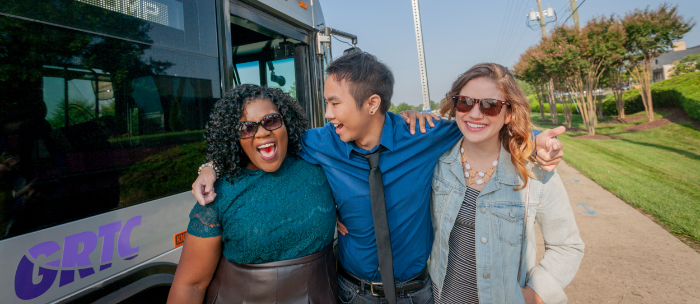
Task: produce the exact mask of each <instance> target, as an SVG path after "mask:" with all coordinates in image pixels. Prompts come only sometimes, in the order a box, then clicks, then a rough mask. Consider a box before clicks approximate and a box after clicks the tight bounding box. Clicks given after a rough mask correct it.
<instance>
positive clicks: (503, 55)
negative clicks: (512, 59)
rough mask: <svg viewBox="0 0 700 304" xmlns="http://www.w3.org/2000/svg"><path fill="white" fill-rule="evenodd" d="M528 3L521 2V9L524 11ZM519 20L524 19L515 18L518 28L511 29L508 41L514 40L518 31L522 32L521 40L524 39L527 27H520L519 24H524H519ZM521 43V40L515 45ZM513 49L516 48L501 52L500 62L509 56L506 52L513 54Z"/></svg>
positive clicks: (515, 25)
mask: <svg viewBox="0 0 700 304" xmlns="http://www.w3.org/2000/svg"><path fill="white" fill-rule="evenodd" d="M526 5H527V3H526V2H524V1H523V2H521V6H520V7H519V11H523V10H524V9H525V8H526ZM519 20H520V21H522V19H520V18H516V19H515V24H514V27H515V28H516V30H514V31H511V34H510V35H508V41H513V40H515V35H517V34H518V33H520V39H519V40H522V35H523V34H524V31H525V29H524V28H520V27H519V26H522V25H519V22H517V21H519ZM517 29H520V31H518V30H517ZM519 43H520V42H518V43H516V44H515V46H514V47H517V45H518V44H519ZM511 45H512V44H511ZM513 49H514V48H510V49H506V50H504V52H503V53H501V54H500V57H499V58H498V60H499V62H500V61H503V60H505V59H506V58H508V57H505V55H506V54H509V53H510V54H512V53H513Z"/></svg>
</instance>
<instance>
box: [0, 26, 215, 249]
mask: <svg viewBox="0 0 700 304" xmlns="http://www.w3.org/2000/svg"><path fill="white" fill-rule="evenodd" d="M122 21H123V22H124V23H129V22H130V23H139V24H142V25H144V26H142V27H141V28H143V29H148V27H147V26H145V25H146V24H147V23H146V21H143V20H140V19H137V18H131V17H129V16H125V17H124V19H123V20H122ZM137 25H138V24H136V25H133V26H129V27H136V28H139V27H138V26H137ZM39 33H40V34H39ZM0 36H2V37H3V42H2V43H5V42H7V44H6V45H1V46H0V47H1V48H3V49H4V50H6V51H5V52H4V53H3V55H4V56H5V58H6V60H4V61H3V63H2V65H3V66H2V69H0V73H3V74H0V78H3V79H15V80H14V81H5V82H0V91H2V92H3V93H4V94H5V97H6V98H4V99H3V101H2V106H3V110H2V112H1V113H0V240H2V239H4V238H8V237H12V236H16V235H21V234H24V233H28V232H31V231H35V230H38V229H42V228H47V227H51V226H55V225H58V224H62V223H66V222H70V221H73V220H77V219H81V218H85V217H88V216H92V215H96V214H100V213H104V212H107V211H111V210H115V209H118V208H123V207H128V206H133V205H136V204H141V203H145V202H148V201H152V200H154V199H158V198H162V197H166V196H170V195H174V194H178V193H183V192H186V191H187V190H188V189H189V187H190V184H191V174H192V170H196V168H197V166H199V164H201V162H202V161H203V160H204V155H205V153H204V142H203V136H202V134H203V131H204V128H205V124H206V121H207V120H208V117H209V112H210V111H211V109H212V107H213V105H214V101H215V98H219V97H220V92H219V91H218V90H217V87H218V83H219V80H218V60H217V59H216V58H212V57H209V56H202V55H197V54H191V53H183V52H179V51H177V50H172V49H167V48H160V47H158V46H153V45H148V44H141V43H138V42H133V41H128V40H122V39H118V38H112V37H104V36H99V35H95V34H90V33H85V32H82V31H76V30H72V29H66V28H63V27H56V26H52V25H47V24H42V23H38V22H32V21H27V20H22V19H16V18H12V17H7V16H0ZM39 54H40V55H39ZM212 71H213V73H212ZM185 168H186V169H185Z"/></svg>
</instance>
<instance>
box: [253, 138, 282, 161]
mask: <svg viewBox="0 0 700 304" xmlns="http://www.w3.org/2000/svg"><path fill="white" fill-rule="evenodd" d="M256 148H257V149H258V153H259V154H260V158H262V159H263V160H265V161H269V160H273V159H275V157H277V144H276V143H275V142H273V141H268V142H265V143H262V144H259V145H258V146H257V147H256Z"/></svg>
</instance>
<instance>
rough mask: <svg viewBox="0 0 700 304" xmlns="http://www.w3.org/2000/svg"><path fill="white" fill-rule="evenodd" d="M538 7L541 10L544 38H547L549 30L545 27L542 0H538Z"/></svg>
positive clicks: (541, 25)
mask: <svg viewBox="0 0 700 304" xmlns="http://www.w3.org/2000/svg"><path fill="white" fill-rule="evenodd" d="M572 1H573V0H572ZM537 8H538V9H539V10H540V27H541V28H542V39H544V38H547V30H545V29H544V12H543V11H542V1H540V0H537Z"/></svg>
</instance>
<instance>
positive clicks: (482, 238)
mask: <svg viewBox="0 0 700 304" xmlns="http://www.w3.org/2000/svg"><path fill="white" fill-rule="evenodd" d="M481 242H482V243H484V244H486V242H488V239H487V238H486V237H485V236H484V237H481Z"/></svg>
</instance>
